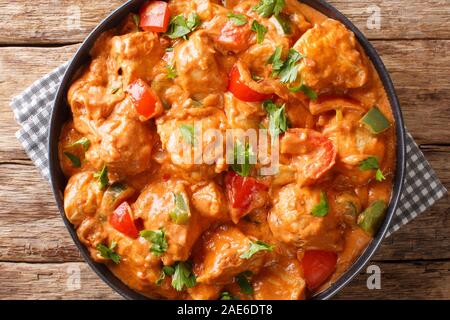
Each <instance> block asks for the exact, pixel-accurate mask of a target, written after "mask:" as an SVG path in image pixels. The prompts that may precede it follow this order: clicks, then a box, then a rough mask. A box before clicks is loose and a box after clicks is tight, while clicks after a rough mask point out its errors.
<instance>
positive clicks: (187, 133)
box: [179, 124, 197, 146]
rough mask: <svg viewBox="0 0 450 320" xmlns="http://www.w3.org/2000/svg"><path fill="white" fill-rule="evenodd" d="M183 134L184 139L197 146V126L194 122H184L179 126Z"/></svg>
mask: <svg viewBox="0 0 450 320" xmlns="http://www.w3.org/2000/svg"><path fill="white" fill-rule="evenodd" d="M179 129H180V132H181V135H182V136H183V139H184V141H186V142H187V143H189V144H190V145H193V146H195V145H196V143H197V140H196V138H195V128H194V125H193V124H182V125H180V127H179Z"/></svg>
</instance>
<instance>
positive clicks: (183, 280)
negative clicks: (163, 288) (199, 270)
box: [172, 261, 197, 291]
mask: <svg viewBox="0 0 450 320" xmlns="http://www.w3.org/2000/svg"><path fill="white" fill-rule="evenodd" d="M173 268H174V270H175V272H174V273H173V276H172V287H174V288H175V290H177V291H181V290H183V288H184V287H186V288H192V287H193V286H195V285H196V283H197V280H196V278H195V274H194V273H193V272H192V266H191V264H190V263H189V262H187V261H185V262H183V261H180V262H177V263H176V264H175V265H174V267H173Z"/></svg>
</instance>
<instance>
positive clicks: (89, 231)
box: [77, 217, 108, 262]
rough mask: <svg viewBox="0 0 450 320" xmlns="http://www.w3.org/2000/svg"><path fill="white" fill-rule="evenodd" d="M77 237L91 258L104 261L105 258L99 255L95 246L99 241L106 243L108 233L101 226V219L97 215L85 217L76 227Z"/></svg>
mask: <svg viewBox="0 0 450 320" xmlns="http://www.w3.org/2000/svg"><path fill="white" fill-rule="evenodd" d="M77 236H78V239H80V241H81V242H82V243H83V244H84V245H85V246H86V247H87V248H88V250H89V253H90V254H91V257H92V259H94V261H97V262H106V259H105V258H104V257H102V256H100V254H99V252H98V250H97V249H96V246H97V245H98V244H100V243H106V240H107V239H108V233H107V232H106V231H105V229H104V228H103V224H102V223H101V220H99V219H98V218H97V217H87V218H86V219H84V220H83V222H82V223H81V224H80V225H79V227H78V228H77Z"/></svg>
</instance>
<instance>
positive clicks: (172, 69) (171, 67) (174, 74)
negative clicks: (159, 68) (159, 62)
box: [166, 64, 178, 79]
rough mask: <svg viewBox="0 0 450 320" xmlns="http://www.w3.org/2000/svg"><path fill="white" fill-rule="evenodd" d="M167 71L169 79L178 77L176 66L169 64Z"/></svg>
mask: <svg viewBox="0 0 450 320" xmlns="http://www.w3.org/2000/svg"><path fill="white" fill-rule="evenodd" d="M166 70H167V78H169V79H175V78H176V77H177V76H178V75H177V70H176V69H175V66H174V65H173V64H168V65H167V66H166Z"/></svg>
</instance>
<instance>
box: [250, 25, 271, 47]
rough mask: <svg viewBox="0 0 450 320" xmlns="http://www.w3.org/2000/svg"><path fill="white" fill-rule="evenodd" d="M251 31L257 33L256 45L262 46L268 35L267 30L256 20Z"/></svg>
mask: <svg viewBox="0 0 450 320" xmlns="http://www.w3.org/2000/svg"><path fill="white" fill-rule="evenodd" d="M251 30H252V31H255V32H256V43H258V44H260V43H262V42H263V41H264V36H265V35H266V33H267V28H266V27H265V26H263V25H262V24H260V23H259V22H258V21H256V20H254V21H253V23H252V26H251Z"/></svg>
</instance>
